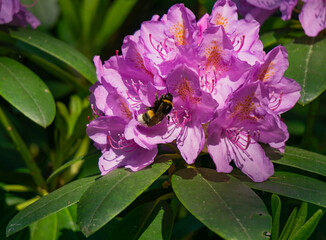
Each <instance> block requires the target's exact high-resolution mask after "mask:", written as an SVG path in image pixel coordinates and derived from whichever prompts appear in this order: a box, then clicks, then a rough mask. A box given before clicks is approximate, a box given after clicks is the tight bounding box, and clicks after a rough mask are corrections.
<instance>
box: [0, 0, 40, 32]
mask: <svg viewBox="0 0 326 240" xmlns="http://www.w3.org/2000/svg"><path fill="white" fill-rule="evenodd" d="M36 3H37V0H35V2H34V4H36ZM34 4H32V5H31V6H25V5H23V4H21V3H20V2H19V0H1V1H0V24H8V25H10V26H17V27H26V26H27V25H28V24H30V25H31V26H32V28H36V27H37V26H38V25H40V21H39V20H38V19H37V18H36V17H35V16H34V15H33V14H32V13H31V12H29V11H27V10H26V7H32V6H33V5H34Z"/></svg>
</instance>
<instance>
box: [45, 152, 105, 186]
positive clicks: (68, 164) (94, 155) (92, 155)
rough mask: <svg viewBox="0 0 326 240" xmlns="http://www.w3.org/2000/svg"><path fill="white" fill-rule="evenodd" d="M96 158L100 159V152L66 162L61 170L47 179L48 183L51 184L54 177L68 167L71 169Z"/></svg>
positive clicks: (57, 170)
mask: <svg viewBox="0 0 326 240" xmlns="http://www.w3.org/2000/svg"><path fill="white" fill-rule="evenodd" d="M93 157H96V158H97V159H98V158H99V157H100V155H99V153H98V152H95V153H94V152H92V153H88V154H85V155H83V156H78V157H76V158H73V159H72V160H70V161H68V162H66V163H65V164H63V165H61V166H60V167H59V168H57V169H56V170H55V171H54V172H53V173H52V174H51V175H50V176H49V177H48V178H47V179H46V181H47V182H51V180H52V179H53V177H54V176H56V175H58V174H59V173H62V172H63V171H64V170H65V169H67V168H68V167H70V166H71V165H73V164H75V163H77V162H81V161H84V160H87V159H88V158H93Z"/></svg>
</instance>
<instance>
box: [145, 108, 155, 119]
mask: <svg viewBox="0 0 326 240" xmlns="http://www.w3.org/2000/svg"><path fill="white" fill-rule="evenodd" d="M147 115H148V116H149V118H152V117H154V115H155V114H154V111H153V110H148V111H147Z"/></svg>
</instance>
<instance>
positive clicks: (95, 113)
mask: <svg viewBox="0 0 326 240" xmlns="http://www.w3.org/2000/svg"><path fill="white" fill-rule="evenodd" d="M91 109H92V116H93V118H97V117H100V116H104V114H103V113H102V112H101V111H100V110H99V109H97V107H96V106H94V104H91Z"/></svg>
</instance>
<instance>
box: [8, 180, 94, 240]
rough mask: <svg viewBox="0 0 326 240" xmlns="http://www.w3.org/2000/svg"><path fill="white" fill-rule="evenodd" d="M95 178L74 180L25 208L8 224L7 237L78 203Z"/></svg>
mask: <svg viewBox="0 0 326 240" xmlns="http://www.w3.org/2000/svg"><path fill="white" fill-rule="evenodd" d="M96 177H97V176H95V177H89V178H82V179H79V180H76V181H74V182H72V183H69V184H67V185H65V186H63V187H61V188H59V189H57V190H55V191H54V192H52V193H50V194H48V195H46V196H44V197H42V198H41V199H39V200H38V201H36V202H35V203H33V204H32V205H30V206H28V207H26V208H25V209H24V210H22V211H21V212H19V213H18V214H17V215H16V216H15V217H14V218H13V219H12V220H11V221H10V222H9V224H8V226H7V236H8V235H11V234H13V233H15V232H17V231H19V230H21V229H23V228H24V227H26V226H28V225H30V224H32V223H33V222H36V221H38V220H40V219H42V218H44V217H46V216H48V215H50V214H52V213H55V212H58V211H60V210H61V209H63V208H66V207H68V206H71V205H73V204H75V203H76V202H78V201H79V199H80V197H81V196H82V194H83V193H84V192H85V190H86V189H87V188H88V187H89V186H90V185H91V184H92V183H93V182H94V180H95V178H96Z"/></svg>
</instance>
